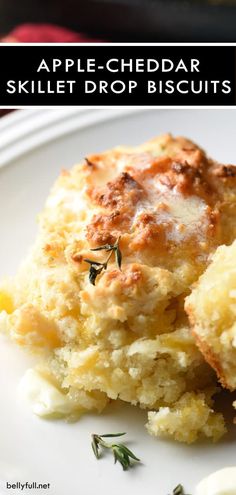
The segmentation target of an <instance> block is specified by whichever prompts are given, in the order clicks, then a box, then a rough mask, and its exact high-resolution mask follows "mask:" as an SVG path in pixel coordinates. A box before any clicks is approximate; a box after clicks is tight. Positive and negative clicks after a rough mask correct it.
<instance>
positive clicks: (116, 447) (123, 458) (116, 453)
mask: <svg viewBox="0 0 236 495" xmlns="http://www.w3.org/2000/svg"><path fill="white" fill-rule="evenodd" d="M123 435H125V433H109V434H105V435H97V434H93V435H92V444H91V445H92V449H93V453H94V455H95V457H96V458H97V459H99V457H100V453H101V449H102V448H104V449H109V450H110V451H111V452H112V453H113V457H114V462H115V464H116V462H119V463H120V464H121V466H122V467H123V470H124V471H127V469H129V468H130V467H132V465H133V462H134V461H135V462H139V461H140V459H138V457H136V455H135V454H134V453H133V452H132V451H131V450H130V449H128V447H126V445H124V444H123V443H107V442H106V441H105V440H104V438H114V437H120V436H123ZM177 495H178V494H177Z"/></svg>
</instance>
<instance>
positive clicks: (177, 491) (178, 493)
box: [172, 485, 187, 495]
mask: <svg viewBox="0 0 236 495" xmlns="http://www.w3.org/2000/svg"><path fill="white" fill-rule="evenodd" d="M172 495H187V494H185V491H184V488H183V486H182V485H178V486H176V487H175V488H174V490H173V492H172Z"/></svg>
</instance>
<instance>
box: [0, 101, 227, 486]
mask: <svg viewBox="0 0 236 495" xmlns="http://www.w3.org/2000/svg"><path fill="white" fill-rule="evenodd" d="M168 131H170V132H173V133H174V134H177V135H179V134H182V135H186V136H188V137H190V138H192V139H193V140H195V141H196V142H198V143H199V144H200V145H202V146H203V147H204V148H206V149H207V151H208V152H209V154H211V155H212V156H213V157H216V158H217V159H218V160H222V161H223V162H225V163H227V162H229V163H236V146H235V135H236V110H232V109H231V110H178V109H177V110H145V111H144V110H142V111H130V110H129V111H127V110H125V111H124V110H121V109H120V110H86V109H85V110H76V109H65V110H23V111H19V112H17V113H15V114H12V115H10V116H8V117H4V118H3V119H2V120H1V122H0V133H1V141H0V164H1V166H2V168H1V169H0V225H1V242H0V276H1V277H2V276H3V275H6V274H13V273H14V272H15V270H16V268H17V266H18V264H19V261H20V260H21V258H22V257H23V256H25V253H26V251H27V249H28V246H29V245H30V244H31V242H32V241H33V239H34V235H35V232H36V223H35V217H36V214H37V212H38V211H39V210H40V209H41V207H42V205H43V203H44V200H45V198H46V196H47V194H48V191H49V188H50V186H51V184H52V182H53V180H54V179H55V178H56V176H57V175H58V173H59V172H60V170H61V168H63V167H70V166H71V165H73V164H74V163H75V162H77V161H79V160H80V159H81V158H83V157H84V156H86V154H87V153H91V152H93V151H94V152H95V151H101V150H103V149H105V148H108V147H112V146H114V145H117V144H130V145H134V144H138V143H140V142H142V141H145V140H146V139H149V138H151V137H154V136H155V135H157V134H159V133H163V132H168ZM0 344H1V346H0V390H1V406H0V478H1V485H0V491H1V494H3V493H8V494H13V493H14V494H17V493H22V491H18V490H9V489H8V490H6V489H5V485H6V481H8V482H10V483H13V482H14V481H21V482H26V481H36V482H39V483H50V489H49V490H42V491H40V490H31V491H29V490H24V491H23V493H37V494H41V493H44V494H48V495H93V494H96V493H99V494H100V493H101V494H103V495H110V494H111V493H112V495H121V494H125V495H126V494H129V495H141V494H143V493H144V491H146V492H147V493H153V494H156V495H167V494H168V493H171V492H172V489H173V488H174V487H175V486H176V485H177V484H178V483H179V482H182V483H183V484H184V486H185V487H186V490H187V491H188V492H189V493H193V490H194V486H195V484H196V483H197V482H198V481H199V480H200V479H201V478H202V477H203V476H204V475H206V474H208V473H210V472H212V471H214V470H216V469H218V468H221V467H223V466H226V465H232V464H234V463H235V464H236V460H235V438H234V437H235V435H234V433H233V431H231V433H230V434H228V435H227V436H226V437H225V439H224V440H223V441H222V442H221V443H219V444H217V445H212V444H208V443H206V444H204V445H194V446H190V447H189V446H186V445H181V444H177V443H172V442H166V441H160V440H156V439H154V438H152V437H150V436H149V435H148V434H147V433H146V431H145V428H144V424H145V422H146V413H145V412H144V411H141V410H139V409H138V408H134V407H130V406H129V405H127V404H122V405H121V404H113V405H111V406H109V407H108V408H107V409H106V411H105V412H104V414H102V415H101V416H96V415H88V416H84V417H83V418H82V419H81V420H80V421H79V422H77V423H75V424H66V423H65V422H63V421H54V422H50V421H45V420H41V419H39V418H37V417H35V416H33V415H32V414H31V411H29V410H28V409H27V408H26V406H25V405H24V404H22V402H21V401H20V399H19V397H18V396H17V386H18V382H19V378H20V377H21V376H22V374H23V371H24V370H25V369H26V368H27V366H28V365H29V357H28V356H26V355H25V354H24V353H23V351H21V350H19V349H18V348H15V347H14V346H13V345H12V344H11V343H9V342H8V341H6V340H5V339H3V338H2V337H1V342H0ZM114 431H127V432H128V434H127V440H128V441H129V445H130V446H131V448H133V450H134V451H135V452H136V453H137V455H138V456H140V457H141V459H142V462H143V463H142V465H140V466H138V467H137V468H135V469H132V470H130V471H129V472H123V471H122V469H121V467H120V466H119V465H116V466H114V465H113V463H112V460H111V458H110V457H109V456H106V457H104V459H102V460H100V461H97V460H96V459H95V458H94V456H93V454H92V451H91V447H90V434H91V433H92V432H98V433H104V432H108V433H109V432H114Z"/></svg>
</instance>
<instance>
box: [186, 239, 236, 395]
mask: <svg viewBox="0 0 236 495" xmlns="http://www.w3.org/2000/svg"><path fill="white" fill-rule="evenodd" d="M235 260H236V241H234V242H233V244H232V245H230V246H220V247H219V248H218V249H217V251H216V253H215V254H214V256H213V258H212V263H211V264H210V266H209V267H208V268H207V270H206V271H205V273H204V274H203V275H202V276H201V277H200V280H199V282H198V283H197V285H196V287H195V289H194V290H193V292H192V294H191V295H190V296H189V297H188V298H187V300H186V311H187V312H188V314H189V317H190V321H191V323H192V326H193V332H194V335H195V337H196V340H197V342H198V345H199V348H200V349H201V351H202V353H203V355H204V356H205V359H206V360H207V361H208V362H209V363H210V364H211V366H212V367H213V368H214V369H215V370H216V372H217V375H218V378H219V380H220V381H221V383H222V385H224V386H225V387H227V388H229V389H231V390H235V388H236V264H235Z"/></svg>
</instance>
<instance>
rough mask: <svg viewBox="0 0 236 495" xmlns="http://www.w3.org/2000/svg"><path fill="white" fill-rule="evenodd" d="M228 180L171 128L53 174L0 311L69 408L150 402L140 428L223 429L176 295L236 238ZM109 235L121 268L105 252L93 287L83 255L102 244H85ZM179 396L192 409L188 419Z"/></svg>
mask: <svg viewBox="0 0 236 495" xmlns="http://www.w3.org/2000/svg"><path fill="white" fill-rule="evenodd" d="M235 181H236V179H235V172H234V168H233V167H232V166H222V165H220V164H217V163H216V162H214V161H212V160H210V159H209V158H208V157H207V156H206V154H205V153H204V151H202V150H201V149H200V148H199V147H198V146H197V145H195V144H194V143H192V142H191V141H189V140H187V139H185V138H173V137H172V136H170V135H164V136H160V137H158V138H156V139H153V140H152V141H149V142H147V143H145V144H144V145H142V146H138V147H136V148H128V147H122V148H115V149H113V150H110V151H107V152H104V153H100V154H94V155H90V156H88V157H87V158H86V159H85V160H84V161H83V162H82V163H81V164H79V165H76V166H75V167H74V168H72V170H70V171H63V172H62V173H61V175H60V177H59V178H58V180H57V181H56V183H55V185H54V187H53V188H52V191H51V193H50V195H49V198H48V200H47V202H46V206H45V209H44V211H43V212H42V214H41V215H40V217H39V234H38V237H37V240H36V242H35V245H34V246H33V248H32V250H31V251H30V253H29V256H28V258H27V259H26V261H25V262H24V263H23V265H22V267H21V268H20V270H19V273H18V274H17V276H16V277H15V278H14V279H13V280H11V281H8V282H6V283H5V284H3V285H2V290H1V292H0V309H1V310H2V312H1V314H0V320H1V327H2V328H3V329H4V330H5V331H7V332H8V333H9V335H10V336H11V338H12V339H14V340H15V341H16V342H17V343H18V344H20V345H24V346H27V348H29V349H31V350H33V351H35V350H37V352H38V353H39V354H40V355H41V365H40V369H41V370H42V373H43V374H44V375H45V374H46V375H47V376H49V375H50V377H51V378H50V379H51V380H52V381H53V382H54V383H56V386H57V387H58V388H60V390H61V391H62V392H63V393H64V394H65V396H66V397H68V399H69V400H70V401H71V404H72V405H73V407H72V409H73V412H75V411H77V412H82V411H86V410H98V411H101V410H102V409H103V408H104V407H105V405H106V404H107V402H108V401H109V400H111V399H113V400H114V399H121V400H123V401H127V402H130V403H132V404H138V405H140V406H141V407H142V408H147V409H148V410H152V411H153V412H152V415H151V416H149V420H150V421H151V426H150V422H149V424H148V430H149V431H150V432H151V433H153V434H156V435H159V434H162V432H163V428H164V430H165V434H166V435H167V436H168V435H169V436H172V437H174V438H176V439H177V440H181V441H187V442H191V441H194V440H196V439H197V438H198V437H199V436H202V435H205V436H208V437H212V438H213V439H217V438H219V437H220V436H221V435H222V434H223V433H224V431H225V429H224V422H223V419H222V416H221V415H219V414H216V413H214V412H213V411H212V405H211V402H210V400H209V390H208V387H209V386H212V383H214V374H213V372H211V368H210V367H208V365H207V364H206V363H205V361H204V359H203V357H202V355H201V353H200V352H199V350H198V349H197V347H196V345H195V342H194V338H193V336H192V335H191V332H190V329H189V324H188V320H187V317H186V314H185V312H184V298H185V297H186V295H188V294H189V291H190V287H191V284H192V283H193V282H195V281H196V280H197V279H198V277H199V275H200V274H201V273H202V272H203V271H204V269H205V268H206V266H207V264H208V262H209V256H210V255H211V254H212V253H213V252H214V251H215V249H216V248H217V246H218V245H220V244H222V243H227V244H229V243H230V242H231V241H232V240H233V238H234V237H235V233H236V223H235V220H234V218H235V212H236V211H235V210H236V203H235ZM118 240H119V247H120V251H121V253H122V265H121V269H119V266H117V263H116V260H115V256H114V255H113V254H112V256H111V258H110V260H109V263H108V265H107V267H106V269H104V270H102V271H101V272H100V273H99V274H98V275H97V277H96V281H95V285H93V284H92V283H91V280H89V268H90V265H89V263H88V262H86V260H87V259H90V260H93V262H94V263H97V265H96V267H98V266H100V265H98V263H104V260H105V258H106V255H107V253H106V252H105V251H104V250H98V251H91V249H94V248H98V247H101V246H103V245H106V244H110V245H111V244H114V243H116V242H117V241H118ZM184 394H190V395H184ZM211 394H212V393H211ZM183 396H184V397H186V398H187V399H186V400H187V404H188V403H189V404H195V410H196V411H197V410H198V411H199V414H196V415H195V416H196V421H195V422H194V427H193V422H192V421H190V416H188V419H186V418H187V415H186V410H189V409H188V407H187V406H186V401H185V400H184V399H181V398H182V397H183ZM203 403H204V407H202V404H203ZM159 408H170V409H168V410H170V412H171V411H174V413H173V414H172V415H171V422H172V425H173V417H174V415H179V417H182V418H184V417H185V419H186V422H185V435H182V436H181V434H180V433H178V431H179V432H180V431H181V430H182V428H183V425H182V423H181V421H180V423H179V427H178V426H176V428H177V432H176V428H173V427H170V428H168V427H167V426H166V421H167V419H166V417H165V427H164V426H163V425H162V426H163V427H162V429H161V426H160V424H161V421H160V413H161V410H160V411H159V412H158V410H159ZM162 410H163V409H162ZM201 411H204V415H203V413H202V414H201ZM150 414H151V413H150ZM161 414H162V416H163V413H161ZM157 415H159V416H157ZM169 417H170V416H169ZM197 418H198V420H197ZM212 418H214V420H212ZM217 425H218V426H217ZM193 428H194V433H193ZM206 432H207V433H206Z"/></svg>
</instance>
